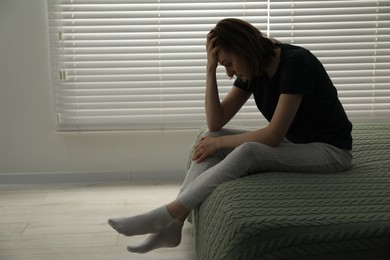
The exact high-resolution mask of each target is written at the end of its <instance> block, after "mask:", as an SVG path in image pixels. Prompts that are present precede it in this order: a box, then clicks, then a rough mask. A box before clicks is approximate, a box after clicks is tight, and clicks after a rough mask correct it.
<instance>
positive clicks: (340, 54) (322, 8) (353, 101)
mask: <svg viewBox="0 0 390 260" xmlns="http://www.w3.org/2000/svg"><path fill="white" fill-rule="evenodd" d="M48 10H49V28H50V39H51V57H52V72H53V73H52V78H53V86H54V89H55V104H56V108H57V118H58V129H59V130H63V131H67V130H77V131H83V130H124V129H126V130H128V129H135V130H136V129H138V130H140V129H142V130H143V129H180V128H197V127H200V126H204V125H205V124H206V122H205V116H204V108H203V107H204V101H203V99H204V88H205V65H206V52H205V47H204V45H205V37H206V35H207V33H208V31H209V30H210V29H211V28H212V27H213V26H214V25H215V24H216V23H217V22H218V21H219V20H221V19H223V18H226V17H236V18H241V19H245V20H247V21H249V22H250V23H252V24H254V25H255V26H256V27H258V28H259V29H260V30H261V31H262V32H264V33H265V34H268V35H270V36H272V37H274V38H277V39H278V40H281V41H282V42H286V43H293V44H298V45H302V46H305V47H307V48H309V49H310V50H312V51H313V53H315V54H316V55H317V56H318V57H319V58H320V60H321V61H322V62H323V63H324V65H325V66H326V68H327V69H328V70H329V74H330V75H331V77H332V79H333V81H334V83H335V85H336V87H337V88H338V90H339V95H340V98H341V100H342V103H343V104H344V107H345V108H346V110H347V113H348V114H349V116H350V117H351V119H352V120H353V121H355V122H356V121H373V120H374V121H376V120H387V121H390V119H389V117H390V105H389V104H390V93H389V91H390V86H389V85H390V76H389V74H390V73H389V70H390V66H389V64H390V58H389V57H390V52H389V50H390V46H389V42H390V39H389V35H390V30H389V28H390V25H389V21H390V19H389V4H388V0H380V1H373V0H371V1H370V0H365V1H359V0H352V1H299V2H297V1H274V0H271V1H266V0H264V1H221V0H220V1H205V0H200V1H193V2H192V1H179V0H176V1H175V0H170V1H167V0H165V1H164V0H139V1H135V0H112V1H110V0H48ZM233 82H234V80H228V79H227V76H226V75H225V71H224V70H223V69H221V68H220V69H219V70H218V83H219V87H220V88H219V90H220V94H221V97H222V96H223V95H224V94H225V93H226V92H227V91H228V90H229V89H230V87H231V85H232V83H233ZM263 122H264V119H262V117H261V116H260V114H259V112H258V111H257V108H256V107H255V104H254V102H253V100H250V102H248V104H247V105H246V106H245V107H244V108H243V109H242V112H240V113H239V114H238V115H237V116H236V117H235V120H234V122H233V124H238V125H248V126H259V125H261V124H262V123H263Z"/></svg>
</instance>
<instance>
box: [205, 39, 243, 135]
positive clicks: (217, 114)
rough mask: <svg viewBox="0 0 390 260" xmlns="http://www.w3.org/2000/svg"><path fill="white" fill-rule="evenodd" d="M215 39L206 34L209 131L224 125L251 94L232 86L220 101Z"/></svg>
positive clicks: (206, 104) (206, 100) (206, 101)
mask: <svg viewBox="0 0 390 260" xmlns="http://www.w3.org/2000/svg"><path fill="white" fill-rule="evenodd" d="M215 40H216V37H214V36H213V34H209V35H207V42H206V49H207V71H206V92H205V110H206V119H207V127H208V128H209V130H210V131H218V130H220V129H221V128H222V127H223V126H224V125H226V124H227V123H228V122H229V121H230V120H231V119H232V118H233V116H234V115H235V114H236V113H237V112H238V110H240V108H241V107H242V106H243V105H244V104H245V102H246V101H247V100H248V98H249V97H250V95H251V93H250V92H246V91H244V90H241V89H239V88H236V87H234V86H233V87H232V89H231V90H230V91H229V93H228V94H227V95H226V97H225V98H224V99H223V101H222V102H221V101H220V98H219V93H218V85H217V76H216V72H217V66H218V58H217V54H218V51H219V50H220V49H219V48H218V47H216V48H214V42H215Z"/></svg>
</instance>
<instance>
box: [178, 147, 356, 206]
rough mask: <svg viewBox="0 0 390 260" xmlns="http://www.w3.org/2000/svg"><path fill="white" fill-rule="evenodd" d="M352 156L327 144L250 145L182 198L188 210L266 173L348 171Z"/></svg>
mask: <svg viewBox="0 0 390 260" xmlns="http://www.w3.org/2000/svg"><path fill="white" fill-rule="evenodd" d="M351 159H352V156H351V154H350V153H349V152H347V151H344V150H342V149H339V148H336V147H334V146H331V145H328V144H324V143H310V144H293V143H289V142H286V143H282V144H281V145H280V146H278V147H276V148H275V147H270V146H267V145H264V144H260V143H255V142H248V143H245V144H242V145H240V146H239V147H237V148H236V149H234V150H233V151H232V152H231V153H230V154H229V155H228V156H227V157H226V158H225V159H224V160H223V161H221V163H219V164H217V165H215V166H213V167H211V168H209V169H208V170H206V171H205V172H204V173H203V174H201V175H200V176H199V177H198V178H196V179H195V180H194V181H193V182H192V183H191V184H189V185H188V186H187V188H186V189H185V190H184V191H183V192H182V193H181V194H179V196H178V198H177V201H178V202H179V203H180V204H181V205H182V206H183V207H184V208H187V209H188V210H191V209H194V208H196V207H197V206H198V205H200V204H201V203H202V202H203V201H204V200H205V199H206V198H207V197H208V196H209V195H210V194H211V192H212V191H213V190H214V189H215V188H216V187H217V186H218V185H219V184H221V183H224V182H226V181H230V180H233V179H237V178H239V177H242V176H245V175H249V174H253V173H257V172H265V171H284V172H302V173H306V172H308V173H331V172H341V171H345V170H347V169H348V168H349V167H350V165H351Z"/></svg>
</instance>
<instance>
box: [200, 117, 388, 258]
mask: <svg viewBox="0 0 390 260" xmlns="http://www.w3.org/2000/svg"><path fill="white" fill-rule="evenodd" d="M353 137H354V150H353V155H354V159H353V166H352V168H351V170H349V171H347V172H344V173H337V174H302V173H285V172H272V173H261V174H255V175H250V176H247V177H243V178H240V179H237V180H234V181H230V182H226V183H224V184H222V185H220V186H218V188H217V189H216V190H215V191H214V192H213V193H212V194H211V195H210V196H209V197H208V198H207V199H206V200H205V201H204V202H203V203H202V205H201V206H200V207H199V208H197V209H196V210H195V212H194V220H193V221H194V236H195V245H196V252H197V257H198V259H199V260H208V259H210V260H218V259H225V260H228V259H232V260H233V259H234V260H238V259H239V260H244V259H272V260H275V259H288V260H292V259H299V260H302V259H316V260H318V259H327V260H328V259H343V260H344V259H390V124H370V125H368V124H360V125H355V126H354V130H353Z"/></svg>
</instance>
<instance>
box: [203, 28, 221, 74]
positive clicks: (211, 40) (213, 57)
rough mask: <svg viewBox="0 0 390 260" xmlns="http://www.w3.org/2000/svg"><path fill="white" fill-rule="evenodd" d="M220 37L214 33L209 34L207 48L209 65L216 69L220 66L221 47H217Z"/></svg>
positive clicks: (210, 67)
mask: <svg viewBox="0 0 390 260" xmlns="http://www.w3.org/2000/svg"><path fill="white" fill-rule="evenodd" d="M217 39H218V37H217V36H215V35H214V34H213V33H209V34H208V35H207V42H206V50H207V67H208V68H209V69H215V68H217V66H218V57H217V54H218V51H219V50H220V49H221V47H215V42H216V40H217Z"/></svg>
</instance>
